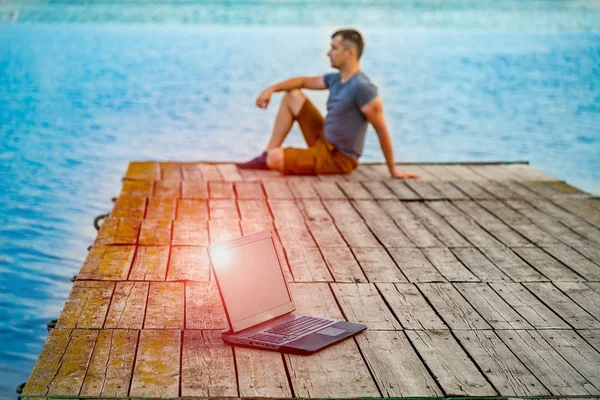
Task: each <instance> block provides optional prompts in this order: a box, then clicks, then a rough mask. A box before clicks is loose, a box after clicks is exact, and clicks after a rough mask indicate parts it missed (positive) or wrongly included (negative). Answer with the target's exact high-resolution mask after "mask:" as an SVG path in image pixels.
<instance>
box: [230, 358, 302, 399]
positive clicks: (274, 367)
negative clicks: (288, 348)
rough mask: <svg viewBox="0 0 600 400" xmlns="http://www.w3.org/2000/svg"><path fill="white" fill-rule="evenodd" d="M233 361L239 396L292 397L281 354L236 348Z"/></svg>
mask: <svg viewBox="0 0 600 400" xmlns="http://www.w3.org/2000/svg"><path fill="white" fill-rule="evenodd" d="M235 360H236V365H237V375H238V384H239V387H240V395H241V396H243V397H268V398H290V397H292V391H291V388H290V384H289V382H288V379H287V376H286V373H285V366H284V364H283V358H282V355H281V354H279V353H275V352H268V351H264V350H256V349H248V348H243V347H236V349H235Z"/></svg>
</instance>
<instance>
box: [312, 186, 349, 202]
mask: <svg viewBox="0 0 600 400" xmlns="http://www.w3.org/2000/svg"><path fill="white" fill-rule="evenodd" d="M313 186H314V188H315V190H316V191H317V193H318V194H319V197H320V198H321V199H323V200H336V199H337V200H344V199H346V195H345V194H344V192H342V191H341V189H340V188H339V186H338V185H336V183H335V182H313Z"/></svg>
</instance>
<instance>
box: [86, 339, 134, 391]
mask: <svg viewBox="0 0 600 400" xmlns="http://www.w3.org/2000/svg"><path fill="white" fill-rule="evenodd" d="M138 337H139V331H137V330H122V329H109V330H108V329H107V330H101V331H99V332H98V338H97V339H96V344H95V347H94V353H93V354H92V358H91V360H90V364H89V366H88V368H87V372H86V374H85V379H84V381H83V385H82V387H81V391H80V392H79V395H80V396H103V397H108V396H114V397H125V396H127V395H128V394H129V383H130V381H131V375H132V372H133V360H134V357H135V349H136V348H137V343H138Z"/></svg>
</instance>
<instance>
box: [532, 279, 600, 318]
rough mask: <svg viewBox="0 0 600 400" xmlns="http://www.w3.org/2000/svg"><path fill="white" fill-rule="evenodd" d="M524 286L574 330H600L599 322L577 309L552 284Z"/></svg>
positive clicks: (573, 303)
mask: <svg viewBox="0 0 600 400" xmlns="http://www.w3.org/2000/svg"><path fill="white" fill-rule="evenodd" d="M524 285H525V287H527V289H529V290H530V291H531V292H532V293H533V294H535V295H536V296H537V297H538V298H539V299H540V300H541V301H543V302H544V303H545V304H547V305H548V306H549V307H550V308H551V309H552V310H553V311H554V312H556V313H557V314H558V315H560V316H561V317H562V318H563V319H564V320H565V321H567V322H568V323H569V324H570V325H571V326H573V327H574V328H575V329H600V321H598V320H597V319H595V318H594V317H592V315H590V314H589V313H588V312H587V311H586V310H584V309H583V308H581V307H579V306H578V305H577V304H576V303H575V302H574V301H573V300H571V299H569V298H568V297H567V296H566V295H565V294H564V293H562V292H561V291H560V290H558V289H557V288H556V287H555V286H554V285H552V283H525V284H524Z"/></svg>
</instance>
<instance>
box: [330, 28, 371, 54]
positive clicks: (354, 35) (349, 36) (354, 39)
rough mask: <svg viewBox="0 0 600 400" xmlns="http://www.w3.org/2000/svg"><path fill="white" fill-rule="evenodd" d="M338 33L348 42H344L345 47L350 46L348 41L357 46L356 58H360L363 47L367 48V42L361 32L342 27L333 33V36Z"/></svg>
mask: <svg viewBox="0 0 600 400" xmlns="http://www.w3.org/2000/svg"><path fill="white" fill-rule="evenodd" d="M337 35H340V36H341V37H342V41H343V42H346V43H344V48H345V49H347V48H348V46H347V45H346V44H347V42H350V43H352V44H353V45H354V46H355V47H356V59H357V60H360V56H362V53H363V49H364V48H365V42H364V41H363V38H362V35H361V34H360V32H358V31H357V30H354V29H340V30H339V31H336V32H335V33H334V34H333V35H331V38H332V39H333V38H334V37H336V36H337Z"/></svg>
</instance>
